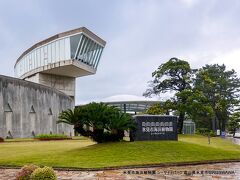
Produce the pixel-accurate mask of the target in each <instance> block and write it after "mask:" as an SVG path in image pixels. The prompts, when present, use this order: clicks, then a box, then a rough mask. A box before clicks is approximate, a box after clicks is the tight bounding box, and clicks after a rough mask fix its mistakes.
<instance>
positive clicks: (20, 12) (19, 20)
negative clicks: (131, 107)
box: [0, 0, 240, 104]
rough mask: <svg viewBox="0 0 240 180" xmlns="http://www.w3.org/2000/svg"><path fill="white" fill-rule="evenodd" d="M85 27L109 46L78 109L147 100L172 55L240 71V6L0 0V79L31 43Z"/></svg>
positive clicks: (162, 0)
mask: <svg viewBox="0 0 240 180" xmlns="http://www.w3.org/2000/svg"><path fill="white" fill-rule="evenodd" d="M81 26H85V27H87V28H89V29H90V30H91V31H93V32H94V33H96V34H97V35H99V36H100V37H102V38H103V39H104V40H106V41H107V45H106V47H105V50H104V52H103V55H102V58H101V61H100V64H99V66H98V70H97V73H96V74H95V75H92V76H88V77H80V78H78V80H77V90H76V103H77V104H81V103H86V102H90V101H100V100H104V99H108V100H109V99H111V98H109V97H111V96H115V97H116V96H117V97H120V98H124V97H129V96H126V95H135V96H142V93H143V92H144V91H145V89H146V88H147V82H148V81H149V80H151V73H152V72H153V71H154V70H155V69H156V68H157V67H158V66H159V65H160V64H161V63H163V62H166V61H167V60H169V59H170V58H171V57H178V58H180V59H184V60H187V61H189V62H190V64H191V66H192V67H193V68H199V67H201V66H203V65H205V64H207V63H208V64H211V63H219V64H222V63H225V64H226V65H227V67H228V68H229V69H230V68H234V69H235V70H236V71H237V72H238V73H240V1H239V0H171V1H170V0H85V1H83V0H82V1H81V0H31V1H30V0H21V1H20V0H0V62H1V63H0V74H3V75H8V76H14V69H13V66H14V64H15V61H16V59H17V58H18V57H19V56H20V55H21V53H22V52H23V51H24V50H26V49H27V48H29V47H30V46H31V45H33V44H34V43H36V42H38V41H40V40H43V39H45V38H47V37H49V36H52V35H54V34H57V33H60V32H64V31H67V30H71V29H73V28H78V27H81ZM119 95H121V96H119Z"/></svg>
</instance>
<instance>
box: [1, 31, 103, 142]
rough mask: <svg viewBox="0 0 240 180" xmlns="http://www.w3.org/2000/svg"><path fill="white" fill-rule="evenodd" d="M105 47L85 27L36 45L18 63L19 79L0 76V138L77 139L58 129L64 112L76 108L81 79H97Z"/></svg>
mask: <svg viewBox="0 0 240 180" xmlns="http://www.w3.org/2000/svg"><path fill="white" fill-rule="evenodd" d="M105 44H106V42H105V41H104V40H103V39H101V38H100V37H98V36H97V35H95V34H94V33H92V32H91V31H90V30H88V29H87V28H85V27H82V28H78V29H74V30H71V31H67V32H63V33H60V34H57V35H54V36H52V37H50V38H47V39H45V40H43V41H41V42H38V43H36V44H35V45H33V46H32V47H30V48H29V49H27V50H26V51H25V52H23V53H22V55H21V56H20V57H19V58H18V59H17V61H16V64H15V66H14V70H15V77H16V78H12V77H6V76H1V75H0V137H4V138H6V137H12V138H19V137H21V138H23V137H33V136H35V135H37V134H43V133H44V134H50V133H61V134H67V135H73V127H72V126H69V125H67V124H62V123H60V124H57V123H56V122H57V120H58V116H59V113H60V112H62V111H63V110H66V109H72V108H74V106H75V81H76V78H77V77H81V76H86V75H92V74H95V73H96V71H97V67H98V64H99V61H100V58H101V55H102V52H103V49H104V46H105Z"/></svg>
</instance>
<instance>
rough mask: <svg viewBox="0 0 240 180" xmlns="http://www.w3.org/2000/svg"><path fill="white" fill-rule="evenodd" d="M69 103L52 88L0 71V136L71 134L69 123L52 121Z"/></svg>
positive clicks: (72, 103)
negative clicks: (2, 74) (2, 73)
mask: <svg viewBox="0 0 240 180" xmlns="http://www.w3.org/2000/svg"><path fill="white" fill-rule="evenodd" d="M73 107H74V102H73V100H72V99H71V98H70V97H69V96H67V95H66V94H64V93H62V92H60V91H58V90H56V89H53V88H50V87H47V86H43V85H40V84H36V83H32V82H28V81H24V80H20V79H16V78H12V77H6V76H1V75H0V137H4V138H6V137H7V136H12V137H13V138H19V137H21V138H23V137H33V136H34V135H37V134H43V133H44V134H50V133H54V134H55V133H58V134H60V133H61V134H63V133H64V134H66V135H70V134H73V127H72V126H69V125H67V124H62V123H61V124H56V121H57V120H58V115H59V113H60V112H61V111H62V110H66V109H69V108H73Z"/></svg>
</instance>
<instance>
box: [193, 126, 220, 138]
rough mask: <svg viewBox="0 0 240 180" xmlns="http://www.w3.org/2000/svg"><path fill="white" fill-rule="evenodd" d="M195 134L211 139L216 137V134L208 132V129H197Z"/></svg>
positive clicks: (211, 131)
mask: <svg viewBox="0 0 240 180" xmlns="http://www.w3.org/2000/svg"><path fill="white" fill-rule="evenodd" d="M196 134H200V135H203V136H208V135H209V136H211V137H215V136H216V132H215V131H213V130H209V129H208V128H198V129H196Z"/></svg>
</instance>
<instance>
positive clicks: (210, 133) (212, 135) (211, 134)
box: [209, 130, 217, 137]
mask: <svg viewBox="0 0 240 180" xmlns="http://www.w3.org/2000/svg"><path fill="white" fill-rule="evenodd" d="M209 135H210V136H211V137H215V136H217V134H216V132H214V131H213V130H211V131H210V132H209Z"/></svg>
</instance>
